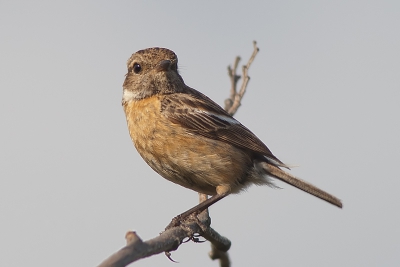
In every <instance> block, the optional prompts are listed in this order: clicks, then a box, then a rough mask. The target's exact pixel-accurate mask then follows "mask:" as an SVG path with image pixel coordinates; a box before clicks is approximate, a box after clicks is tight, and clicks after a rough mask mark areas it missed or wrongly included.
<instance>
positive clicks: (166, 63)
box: [156, 60, 171, 71]
mask: <svg viewBox="0 0 400 267" xmlns="http://www.w3.org/2000/svg"><path fill="white" fill-rule="evenodd" d="M170 66H171V60H162V61H161V62H160V63H158V66H157V68H156V69H157V71H168V70H169V67H170Z"/></svg>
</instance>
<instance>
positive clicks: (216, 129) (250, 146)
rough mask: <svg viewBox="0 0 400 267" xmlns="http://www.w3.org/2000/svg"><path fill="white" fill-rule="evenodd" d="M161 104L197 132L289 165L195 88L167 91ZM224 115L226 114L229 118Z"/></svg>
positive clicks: (165, 111)
mask: <svg viewBox="0 0 400 267" xmlns="http://www.w3.org/2000/svg"><path fill="white" fill-rule="evenodd" d="M161 106H162V110H161V112H162V114H163V115H164V116H166V117H167V118H168V119H169V120H170V121H171V122H173V123H175V124H179V125H180V126H182V127H184V128H186V129H187V130H188V131H189V132H191V133H193V134H199V135H202V136H204V137H207V138H211V139H214V140H219V141H223V142H226V143H229V144H231V145H234V146H236V147H240V148H244V149H246V150H250V151H252V152H254V153H256V154H261V155H262V156H265V157H267V158H268V159H271V160H273V161H275V163H277V164H276V165H278V166H283V167H286V166H285V164H284V163H282V162H281V161H280V160H279V159H278V158H277V157H275V156H274V155H273V154H272V152H271V151H270V150H269V149H268V147H267V146H266V145H265V144H264V143H263V142H262V141H261V140H260V139H259V138H258V137H257V136H256V135H255V134H253V133H252V132H251V131H250V130H249V129H247V128H246V127H245V126H243V125H242V124H241V123H240V122H238V121H237V120H235V119H234V118H233V117H232V116H230V115H229V114H228V113H227V112H226V111H225V110H224V109H222V108H221V107H220V106H219V105H218V104H216V103H215V102H214V101H212V100H211V99H210V98H208V97H207V96H205V95H203V94H201V93H200V92H198V91H195V90H194V89H191V88H188V90H187V91H186V92H185V93H178V94H171V95H165V96H164V98H163V100H162V105H161ZM213 114H215V116H214V115H213ZM221 117H226V120H224V119H221ZM233 122H234V123H233Z"/></svg>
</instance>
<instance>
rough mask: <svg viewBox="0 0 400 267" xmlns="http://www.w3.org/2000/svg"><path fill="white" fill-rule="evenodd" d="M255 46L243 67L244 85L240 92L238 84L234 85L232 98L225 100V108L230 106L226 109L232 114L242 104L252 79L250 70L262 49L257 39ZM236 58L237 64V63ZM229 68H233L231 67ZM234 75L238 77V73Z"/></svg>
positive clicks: (233, 74) (232, 74) (230, 75)
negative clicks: (237, 87)
mask: <svg viewBox="0 0 400 267" xmlns="http://www.w3.org/2000/svg"><path fill="white" fill-rule="evenodd" d="M253 47H254V50H253V54H252V55H251V57H250V59H249V61H248V62H247V64H246V65H244V66H243V67H242V72H243V81H242V85H241V87H240V90H239V92H237V91H236V86H237V85H236V84H234V85H232V88H234V91H232V89H231V96H230V98H229V99H227V100H225V109H226V107H228V106H229V109H226V110H227V111H228V113H229V114H230V115H232V116H233V115H234V114H235V113H236V111H237V110H238V108H239V107H240V105H241V101H242V98H243V96H244V94H245V93H246V89H247V84H248V83H249V80H250V77H249V75H248V71H249V69H250V66H251V63H253V61H254V59H255V57H256V55H257V53H258V51H260V49H259V48H258V47H257V42H256V41H254V42H253ZM236 60H237V58H236ZM236 60H235V64H236ZM228 69H230V70H231V68H230V67H229V68H228ZM233 70H236V69H235V68H234V69H232V71H233ZM232 76H233V77H237V75H236V73H231V74H229V77H232ZM239 77H240V76H239ZM234 80H235V79H232V78H231V83H232V81H234ZM236 83H237V81H236ZM232 92H234V94H232ZM230 103H232V104H231V105H229V104H230Z"/></svg>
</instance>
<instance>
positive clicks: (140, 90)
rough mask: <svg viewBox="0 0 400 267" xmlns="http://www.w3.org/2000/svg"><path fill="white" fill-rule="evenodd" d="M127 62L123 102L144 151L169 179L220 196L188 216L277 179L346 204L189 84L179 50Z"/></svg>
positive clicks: (153, 51)
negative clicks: (293, 170) (296, 171)
mask: <svg viewBox="0 0 400 267" xmlns="http://www.w3.org/2000/svg"><path fill="white" fill-rule="evenodd" d="M127 67H128V73H127V74H126V78H125V81H124V84H123V97H122V105H123V108H124V111H125V115H126V120H127V124H128V129H129V133H130V136H131V139H132V141H133V143H134V145H135V147H136V149H137V151H138V152H139V154H140V155H141V156H142V158H143V159H144V160H145V161H146V163H147V164H148V165H150V167H151V168H152V169H153V170H154V171H156V172H157V173H158V174H160V175H161V176H162V177H164V178H165V179H167V180H169V181H171V182H174V183H176V184H179V185H181V186H184V187H186V188H189V189H192V190H194V191H196V192H199V193H203V194H207V195H210V196H212V197H211V198H209V199H208V200H206V201H205V202H202V203H200V204H199V205H197V206H195V207H194V208H192V209H190V210H188V211H187V212H185V213H183V214H181V215H180V216H179V217H180V218H183V217H187V216H188V215H190V214H191V213H194V212H200V211H202V210H204V209H206V208H208V207H209V206H210V205H212V204H213V203H215V202H217V201H218V200H220V199H222V198H224V197H225V196H227V195H229V194H231V193H233V194H234V193H238V192H240V191H242V190H243V189H245V188H247V187H248V186H250V185H252V184H256V185H269V186H274V185H273V183H272V179H271V178H276V179H278V180H281V181H283V182H285V183H288V184H290V185H292V186H294V187H297V188H299V189H301V190H303V191H305V192H307V193H310V194H312V195H314V196H316V197H318V198H320V199H322V200H325V201H327V202H329V203H331V204H333V205H335V206H337V207H340V208H341V207H342V203H341V201H340V200H339V199H338V198H336V197H334V196H333V195H331V194H329V193H327V192H325V191H323V190H321V189H319V188H317V187H315V186H313V185H311V184H309V183H307V182H305V181H303V180H300V179H298V178H296V177H294V176H293V175H291V174H289V173H287V172H285V171H283V170H282V169H281V167H284V168H287V166H286V165H285V164H284V163H282V162H281V161H280V160H279V159H278V158H277V157H275V156H274V155H273V154H272V153H271V151H270V150H269V149H268V147H267V146H266V145H265V144H264V143H263V142H262V141H261V140H260V139H259V138H258V137H257V136H256V135H254V134H253V133H252V132H251V131H250V130H249V129H247V128H246V127H245V126H243V125H242V124H241V123H240V122H239V121H237V120H236V119H234V118H233V117H232V116H230V115H229V114H228V113H227V112H226V111H225V110H224V109H223V108H222V107H220V106H219V105H218V104H216V103H215V102H214V101H212V100H211V99H210V98H208V97H207V96H205V95H204V94H202V93H200V92H198V91H196V90H195V89H193V88H190V87H189V86H187V85H186V84H185V82H184V81H183V79H182V77H181V76H180V75H179V72H178V58H177V56H176V54H175V53H174V52H173V51H171V50H169V49H166V48H158V47H154V48H147V49H144V50H139V51H137V52H136V53H134V54H133V55H132V56H131V57H130V58H129V60H128V62H127Z"/></svg>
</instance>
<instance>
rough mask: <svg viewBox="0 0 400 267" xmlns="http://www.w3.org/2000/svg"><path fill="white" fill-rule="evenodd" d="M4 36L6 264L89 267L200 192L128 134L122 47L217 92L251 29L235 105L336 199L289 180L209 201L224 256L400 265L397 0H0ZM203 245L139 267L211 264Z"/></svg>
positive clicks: (1, 105)
mask: <svg viewBox="0 0 400 267" xmlns="http://www.w3.org/2000/svg"><path fill="white" fill-rule="evenodd" d="M0 34H1V37H0V38H1V39H0V89H1V91H0V92H1V93H0V116H1V131H0V137H1V138H0V156H1V166H0V251H1V253H0V254H1V255H0V266H9V267H14V266H19V267H21V266H59V267H64V266H65V267H66V266H97V265H98V264H100V263H101V262H102V261H103V260H104V259H106V258H107V257H108V256H110V255H111V254H112V253H114V252H115V251H117V250H118V249H120V248H121V247H123V246H124V245H125V239H124V235H125V233H126V231H128V230H135V231H137V232H138V234H139V235H140V236H141V237H142V238H143V239H144V240H147V239H149V238H153V237H155V236H157V235H158V233H159V232H161V231H162V230H163V229H164V227H165V226H166V225H167V224H168V223H169V222H170V220H171V219H172V217H174V216H175V215H177V214H179V213H181V212H183V211H185V210H186V209H188V208H190V207H192V206H194V205H195V204H197V201H198V196H197V193H195V192H193V191H190V190H188V189H185V188H181V187H179V186H177V185H175V184H172V183H170V182H168V181H166V180H164V179H163V178H161V177H160V176H159V175H158V174H156V173H155V172H153V171H152V170H151V169H150V167H148V166H147V165H146V164H145V162H144V161H143V160H142V159H141V158H140V156H139V155H138V153H137V152H136V150H135V148H134V146H133V145H132V143H131V140H130V138H129V134H128V130H127V127H126V122H125V116H124V114H123V111H122V107H121V104H120V100H121V95H122V82H123V80H124V75H125V73H126V65H125V64H126V60H127V59H128V58H129V57H130V56H131V54H132V53H134V52H135V51H137V50H139V49H143V48H147V47H153V46H161V47H167V48H170V49H172V50H173V51H175V52H176V53H177V55H178V57H179V63H180V64H179V67H180V72H181V74H182V76H183V78H184V80H185V82H186V83H187V84H188V85H189V86H191V87H194V88H196V89H198V90H199V91H201V92H203V93H205V94H206V95H208V96H209V97H211V98H212V99H214V100H215V101H216V102H218V103H220V104H222V103H223V102H224V99H225V98H226V97H227V96H228V94H229V86H230V84H229V79H228V76H227V70H226V68H227V66H228V65H229V64H232V62H233V60H234V58H235V56H237V55H240V56H242V58H243V59H244V60H243V61H242V63H243V64H244V63H245V60H247V59H248V57H249V56H250V54H251V52H252V49H253V48H252V41H253V40H257V41H258V45H259V47H260V53H259V54H258V56H257V58H256V59H255V61H254V63H253V65H252V67H251V69H250V76H251V81H250V83H249V87H248V92H247V94H246V96H245V98H244V100H243V105H242V107H241V108H240V109H239V112H238V113H237V116H236V117H237V118H238V119H239V120H240V121H241V122H242V123H243V124H244V125H246V126H247V127H248V128H250V129H251V130H252V131H253V132H254V133H255V134H256V135H257V136H259V137H260V139H261V140H263V141H264V142H265V143H266V144H267V146H268V147H269V148H270V149H271V150H272V152H273V153H274V154H275V155H276V156H277V157H278V158H280V159H281V160H282V161H284V162H286V163H289V164H296V165H299V167H296V168H294V169H293V170H292V173H293V174H295V175H297V176H299V177H301V178H303V179H305V180H307V181H309V182H312V183H314V184H315V185H317V186H319V187H321V188H323V189H324V190H326V191H328V192H330V193H332V194H334V195H336V196H337V197H339V198H341V199H342V200H343V203H344V208H343V210H340V209H338V208H336V207H334V206H331V205H329V204H327V203H325V202H323V201H320V200H318V199H316V198H314V197H312V196H310V195H308V194H306V193H303V192H301V191H299V190H297V189H295V188H292V187H290V186H289V185H286V184H282V183H277V184H278V185H280V186H281V187H283V188H284V189H282V190H274V189H271V188H268V187H251V188H250V189H249V190H248V192H246V193H243V194H241V195H235V196H229V197H227V198H226V199H224V200H222V201H221V202H219V203H217V204H216V205H214V206H213V207H212V208H211V210H210V212H211V216H212V225H213V227H214V228H215V229H216V230H217V231H219V232H220V233H221V234H222V235H224V236H227V237H228V238H229V239H230V240H231V241H232V248H231V250H230V256H231V260H232V263H233V266H398V265H399V263H400V253H399V252H400V196H399V193H398V192H399V188H400V175H399V169H398V165H399V159H400V141H399V136H400V118H399V117H400V103H399V102H400V2H399V1H241V2H236V3H234V1H218V2H217V1H202V2H201V4H195V3H194V2H191V3H189V1H159V2H156V1H53V0H52V1H5V0H2V1H1V2H0ZM209 250H210V245H209V243H202V244H193V243H188V244H184V245H182V246H181V247H180V248H179V250H178V251H176V252H173V254H172V256H173V258H174V259H175V260H177V261H179V262H180V263H179V264H178V265H176V264H174V263H171V262H170V261H169V260H168V259H167V258H166V257H165V256H164V255H162V254H161V255H158V256H153V257H151V258H149V259H144V260H140V261H138V262H136V263H135V264H134V266H182V267H183V266H195V267H196V266H206V265H207V266H218V263H217V262H212V261H211V260H210V259H209V258H208V256H207V253H208V251H209Z"/></svg>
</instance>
